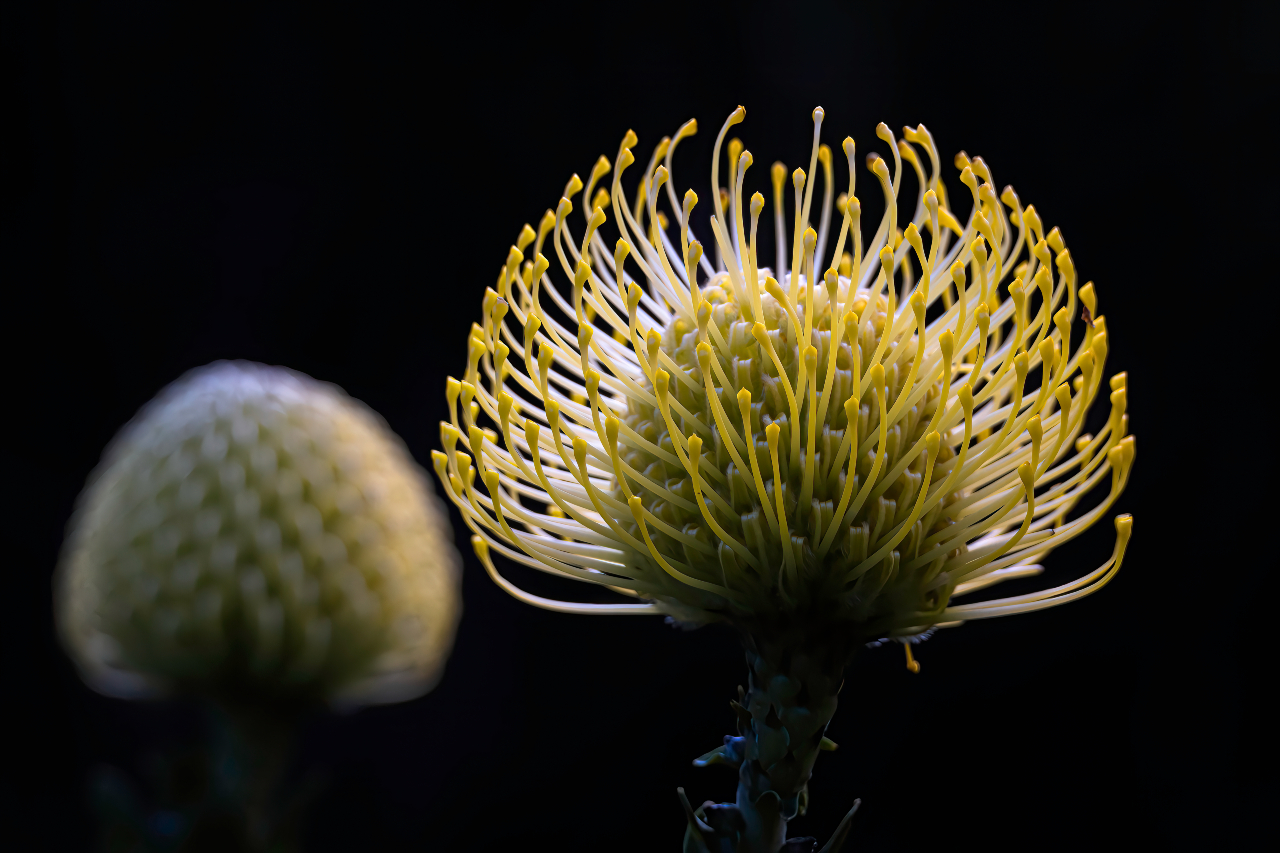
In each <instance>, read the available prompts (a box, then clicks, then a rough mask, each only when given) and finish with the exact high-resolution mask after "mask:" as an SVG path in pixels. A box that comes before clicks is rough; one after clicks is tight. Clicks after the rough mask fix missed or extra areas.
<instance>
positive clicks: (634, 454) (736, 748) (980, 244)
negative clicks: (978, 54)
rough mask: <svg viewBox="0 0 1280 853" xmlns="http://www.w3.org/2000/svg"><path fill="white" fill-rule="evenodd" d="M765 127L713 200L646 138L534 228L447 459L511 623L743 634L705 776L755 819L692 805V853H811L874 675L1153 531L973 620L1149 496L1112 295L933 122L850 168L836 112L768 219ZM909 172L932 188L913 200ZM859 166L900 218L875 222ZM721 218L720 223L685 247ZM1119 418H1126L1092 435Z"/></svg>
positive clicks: (1035, 596) (440, 466) (442, 459)
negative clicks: (869, 662)
mask: <svg viewBox="0 0 1280 853" xmlns="http://www.w3.org/2000/svg"><path fill="white" fill-rule="evenodd" d="M745 117H746V110H745V109H744V108H742V107H738V108H737V109H736V110H734V111H733V113H732V114H730V116H729V117H728V119H727V120H726V121H725V122H724V124H723V126H722V127H721V128H720V129H719V131H718V134H717V136H716V139H715V145H714V149H713V155H712V161H711V184H710V191H709V193H710V195H709V198H705V200H704V198H700V197H699V195H698V194H697V193H696V192H695V191H694V190H692V189H688V190H686V191H685V192H684V193H683V195H681V194H680V191H679V190H678V189H677V184H676V179H675V177H674V165H673V163H674V155H675V153H676V149H677V147H678V146H679V144H680V142H681V141H683V140H685V139H687V138H688V137H690V136H692V135H693V134H695V133H697V130H698V125H697V122H696V121H692V120H691V121H689V122H687V123H685V124H684V125H682V126H681V127H680V128H679V129H678V130H677V131H676V132H675V134H674V135H673V136H671V137H669V138H667V137H664V138H663V139H662V140H660V141H659V142H658V144H657V145H656V146H655V147H654V149H653V151H652V153H651V154H650V155H649V157H648V159H647V161H643V171H640V172H639V174H638V175H637V174H636V172H637V171H639V169H638V168H637V160H636V155H635V154H634V153H633V149H634V148H635V147H636V145H637V144H638V140H637V138H636V135H635V134H634V133H632V132H631V131H628V132H627V133H626V135H625V136H624V137H623V139H622V143H621V145H620V146H619V147H618V150H617V152H616V154H615V155H614V156H613V157H612V158H608V157H603V156H602V157H601V158H600V159H599V161H598V162H597V163H596V164H595V166H594V167H592V169H591V171H590V173H589V175H588V177H587V178H586V180H585V181H584V180H583V179H582V178H580V177H579V176H578V175H573V176H572V177H571V178H570V179H569V182H568V184H567V185H566V186H565V190H564V194H563V197H562V198H561V199H560V200H559V202H558V203H557V204H556V206H555V209H554V210H548V211H547V212H546V214H545V215H544V216H543V218H542V219H541V221H540V222H539V223H538V225H537V227H536V228H535V227H531V226H529V225H525V226H524V227H523V228H522V229H521V230H520V231H519V234H518V236H517V237H516V240H515V243H514V245H513V246H512V247H511V248H510V250H509V252H508V254H507V257H506V258H505V261H504V263H503V264H502V265H501V268H500V269H499V271H498V274H497V279H496V281H495V282H494V284H493V286H492V287H491V288H489V289H487V290H486V291H485V293H484V297H483V300H482V302H481V312H480V314H481V316H480V318H479V321H478V322H475V323H474V324H473V325H472V329H471V335H470V338H469V343H468V351H467V357H466V363H465V370H464V371H463V372H462V375H461V378H456V379H455V378H450V379H449V380H448V384H447V388H446V395H447V399H448V406H449V420H448V421H447V422H445V423H442V424H441V449H440V450H438V451H436V452H435V453H434V454H433V459H434V465H435V470H436V473H437V475H438V477H439V479H440V481H441V483H442V484H443V485H444V488H445V489H446V491H447V493H448V495H449V497H450V498H451V499H452V501H453V502H454V504H455V505H456V506H457V507H458V509H459V510H460V511H461V513H462V516H463V518H464V519H465V521H466V523H467V524H468V525H469V526H470V528H471V530H472V532H473V533H474V536H473V537H472V544H473V546H474V548H475V551H476V554H477V555H478V556H479V558H480V560H481V562H482V563H483V565H484V567H485V569H486V570H487V572H488V573H489V575H490V576H491V577H492V578H493V580H494V582H495V583H497V584H499V585H500V586H501V587H502V588H503V589H504V590H506V591H507V592H508V593H510V594H511V595H513V596H515V597H516V598H518V599H520V600H522V601H525V602H527V603H529V604H532V605H534V606H536V607H542V608H545V609H549V610H556V611H560V612H564V613H573V614H600V615H605V614H622V615H630V614H635V615H643V614H657V615H663V616H666V617H667V618H668V619H669V620H670V621H672V622H674V623H677V624H680V625H682V626H695V625H703V624H708V623H724V624H726V625H727V626H729V627H730V628H732V629H733V630H735V631H736V632H737V633H738V634H739V635H740V636H741V638H742V642H743V645H744V647H745V650H746V656H747V663H748V667H749V669H750V680H749V689H746V690H740V694H739V696H738V698H737V700H736V701H734V702H733V703H732V706H733V711H734V713H735V715H736V722H737V733H736V735H733V736H729V737H726V738H725V739H724V741H725V742H724V745H723V746H720V747H717V748H716V749H714V750H712V751H711V752H709V753H707V754H706V755H704V756H702V757H701V758H699V759H697V760H696V761H695V762H694V763H695V764H696V765H698V766H704V765H709V764H728V765H730V766H732V767H734V768H735V769H737V771H738V777H739V786H738V792H737V795H736V798H735V799H734V800H733V801H731V802H728V803H720V804H714V803H710V802H708V803H706V804H705V805H704V806H702V807H700V808H697V809H694V808H692V806H691V805H690V803H689V800H688V798H687V797H685V795H684V791H683V789H681V790H680V800H681V802H682V803H683V805H684V809H685V818H686V825H687V828H686V835H685V841H684V845H685V846H684V849H685V850H686V851H689V850H693V851H707V853H710V851H721V850H735V851H767V853H774V851H778V850H782V849H784V848H785V849H788V850H790V849H796V850H799V849H801V847H802V846H803V845H801V846H795V845H792V844H788V841H787V835H786V830H787V822H788V821H789V820H791V819H792V818H795V817H796V816H797V815H799V814H801V813H803V811H804V809H805V807H806V804H807V802H808V782H809V778H810V775H811V772H812V769H813V765H814V761H815V759H816V758H817V755H818V753H819V752H821V751H825V750H831V749H834V748H835V744H834V743H832V742H831V741H830V740H828V739H827V738H826V737H825V731H826V727H827V724H828V723H829V722H830V720H831V718H832V715H833V714H834V713H835V709H836V704H837V694H838V693H839V692H840V689H841V686H842V684H843V679H844V669H845V667H846V665H847V664H848V663H849V661H850V659H851V657H852V656H853V654H854V653H855V652H856V651H857V650H859V649H863V648H866V647H868V646H872V647H874V646H877V645H883V644H888V643H900V644H904V645H905V646H906V667H907V669H908V670H909V671H910V672H912V673H920V672H921V669H922V667H921V663H920V661H919V660H917V658H916V656H915V655H914V654H913V649H912V645H911V644H914V643H918V642H919V641H921V640H922V639H924V638H926V637H928V636H929V635H931V634H932V633H933V632H934V631H935V630H936V629H938V628H943V627H948V626H955V625H959V624H961V623H963V622H966V621H969V620H973V619H986V618H990V617H994V616H1005V615H1011V614H1015V613H1025V612H1030V611H1034V610H1040V609H1043V608H1047V607H1053V606H1056V605H1059V604H1065V603H1067V602H1070V601H1074V600H1076V599H1078V598H1081V597H1083V596H1086V595H1089V594H1090V593H1092V592H1096V591H1097V590H1099V589H1101V588H1102V587H1103V586H1104V585H1106V584H1107V583H1108V582H1109V581H1110V580H1111V579H1112V578H1113V577H1114V576H1115V575H1116V573H1117V572H1118V571H1119V569H1120V564H1121V560H1122V558H1123V556H1124V551H1125V546H1126V544H1127V543H1128V541H1129V536H1130V532H1131V530H1132V525H1133V520H1132V517H1131V516H1128V515H1120V516H1117V517H1116V518H1115V528H1116V534H1117V535H1116V540H1115V547H1114V550H1113V551H1112V553H1111V554H1110V556H1109V557H1107V559H1105V560H1104V561H1103V562H1102V563H1101V565H1099V566H1098V567H1097V568H1093V569H1090V570H1089V571H1086V572H1083V573H1078V572H1077V574H1078V577H1076V578H1075V579H1074V580H1071V581H1069V582H1067V583H1063V584H1060V585H1054V586H1048V587H1047V588H1044V589H1041V590H1040V591H1038V592H1029V593H1025V594H1021V595H1016V596H1012V597H1007V598H990V597H989V595H987V594H984V595H982V596H975V593H978V592H979V591H982V590H986V589H987V588H988V587H991V586H992V585H994V584H998V583H1000V582H1002V581H1006V580H1010V579H1013V578H1027V577H1030V576H1034V575H1037V574H1039V573H1041V572H1042V571H1043V561H1044V559H1045V557H1046V556H1047V555H1048V554H1049V553H1050V552H1051V551H1053V550H1054V549H1055V548H1057V547H1058V546H1060V545H1061V544H1063V543H1066V542H1069V541H1071V540H1072V539H1074V538H1076V537H1077V536H1079V535H1080V534H1081V533H1083V532H1084V531H1085V530H1087V529H1088V528H1089V527H1091V526H1092V525H1093V524H1094V523H1095V522H1098V521H1099V520H1100V519H1102V518H1103V516H1104V515H1106V514H1107V513H1108V510H1109V509H1110V508H1111V507H1112V505H1113V504H1114V503H1115V501H1116V500H1117V498H1118V496H1119V495H1120V493H1121V492H1122V491H1123V490H1124V488H1125V485H1126V483H1127V482H1128V479H1129V475H1130V472H1131V471H1132V468H1133V462H1134V439H1133V437H1132V436H1131V435H1129V434H1128V426H1129V419H1128V415H1126V413H1125V404H1126V395H1127V377H1126V374H1124V373H1113V374H1112V375H1111V376H1110V378H1109V379H1108V378H1107V377H1106V376H1105V373H1106V371H1105V368H1106V360H1107V352H1108V343H1107V337H1108V324H1107V321H1106V318H1105V317H1104V316H1102V315H1101V314H1099V306H1098V294H1097V290H1096V288H1095V287H1094V285H1093V284H1092V282H1090V283H1087V284H1083V285H1081V284H1080V283H1079V282H1078V280H1077V276H1076V268H1075V265H1074V262H1073V260H1072V257H1071V253H1070V251H1068V249H1067V247H1066V244H1065V243H1064V241H1063V237H1062V234H1061V232H1060V231H1059V230H1058V229H1057V228H1052V229H1049V230H1046V229H1045V228H1044V225H1043V224H1042V221H1041V218H1040V214H1039V213H1038V212H1037V211H1036V209H1035V207H1034V206H1032V205H1027V206H1024V205H1023V203H1022V201H1021V200H1020V198H1019V196H1018V194H1017V193H1015V192H1014V190H1013V188H1012V187H1005V188H1004V189H1003V190H997V189H996V184H995V181H994V178H993V177H992V172H991V168H990V167H989V166H988V165H987V164H986V162H984V161H983V159H982V158H981V157H972V158H971V157H969V156H968V155H967V154H965V153H964V152H961V153H959V154H957V155H956V156H955V158H954V166H955V168H956V169H957V170H958V171H959V175H958V177H959V183H958V185H957V186H960V187H963V190H959V189H957V190H956V191H955V193H956V195H955V197H954V198H953V197H952V196H951V194H950V191H949V190H948V189H947V187H946V185H945V184H944V183H943V180H942V177H943V176H942V171H943V165H942V162H943V161H942V159H941V154H940V152H939V151H938V148H937V146H936V144H935V142H934V138H933V136H932V134H931V133H930V132H929V131H928V130H927V129H926V128H925V126H924V125H923V124H921V125H917V126H916V127H906V128H903V130H902V136H901V137H897V136H895V134H894V133H893V131H891V130H890V129H889V128H888V127H887V126H886V125H884V124H880V125H879V126H878V127H877V128H876V132H875V135H876V137H877V139H878V140H879V144H878V145H877V146H876V147H878V148H879V150H880V151H881V152H883V153H880V154H877V153H874V152H872V153H865V154H862V155H859V153H858V152H857V150H856V148H857V146H856V145H855V143H854V140H853V139H852V138H848V137H846V138H845V139H844V140H843V141H842V142H841V144H840V151H839V152H833V151H832V149H831V148H829V147H828V146H827V145H825V144H822V142H821V131H822V124H823V119H824V113H823V110H822V108H821V107H819V108H817V109H815V110H814V111H813V144H812V150H811V153H810V156H809V159H808V162H807V163H805V164H803V165H804V166H805V168H797V169H794V170H793V171H789V170H788V169H787V167H785V166H784V165H783V164H781V163H774V164H773V166H772V168H771V170H770V173H769V178H770V183H771V186H772V193H771V198H770V199H769V203H770V204H771V209H770V210H768V211H766V206H767V204H766V199H765V197H764V196H763V195H762V194H761V193H758V192H757V193H754V194H752V195H750V196H749V197H748V196H747V194H746V190H745V189H744V184H745V182H746V178H747V175H748V172H749V170H750V169H751V167H752V165H753V163H754V157H753V155H752V153H751V152H750V151H748V150H747V149H746V148H745V147H744V145H743V143H742V142H741V141H740V140H738V139H736V138H728V139H727V138H726V137H729V136H730V131H731V129H732V128H733V127H734V126H736V125H738V124H740V123H741V122H743V121H744V119H745ZM881 145H882V146H883V147H881ZM846 164H847V186H845V183H846V177H845V166H846ZM904 169H905V170H906V171H907V173H908V174H912V175H913V178H912V179H911V180H910V181H909V183H908V185H909V186H916V187H918V192H916V193H914V197H908V198H906V199H903V198H902V197H901V195H900V190H901V189H902V187H903V181H902V178H903V173H904ZM628 170H631V171H630V173H629V174H626V173H627V172H628ZM864 170H865V171H866V172H867V173H869V174H864V175H862V178H863V181H864V188H863V192H864V193H867V194H870V195H873V196H876V197H877V198H878V199H879V198H882V199H883V202H884V210H885V212H884V214H883V215H882V216H880V217H879V221H878V222H877V221H870V222H866V223H864V222H863V221H862V219H861V203H860V202H859V200H858V196H857V193H856V183H857V179H858V177H859V173H860V172H862V171H864ZM819 173H820V174H821V178H822V180H821V184H822V192H821V199H820V201H818V203H817V204H815V197H816V196H817V195H818V193H816V192H815V185H816V184H817V183H818V181H817V178H818V175H819ZM624 174H626V177H627V178H628V179H629V180H626V181H624ZM950 177H951V178H954V177H955V173H952V174H951V176H950ZM624 183H625V184H626V185H627V186H628V187H629V189H627V190H624ZM588 202H589V203H588ZM699 204H701V205H703V209H702V210H701V211H700V213H701V216H702V217H706V216H707V215H708V214H709V225H703V224H702V223H706V222H707V221H708V220H707V219H706V218H698V219H697V222H698V223H699V228H700V229H701V230H702V233H700V234H697V235H695V230H694V225H695V222H694V220H695V209H697V207H698V205H699ZM953 204H954V205H955V207H954V208H953V206H952V205H953ZM877 205H878V201H877ZM579 206H580V208H581V209H580V211H579ZM708 206H709V207H710V210H709V211H708V210H707V209H706V208H707V207H708ZM965 210H967V211H968V212H967V213H962V212H961V211H965ZM833 211H834V214H835V215H834V216H833ZM770 215H772V218H773V222H772V227H771V226H770V223H769V221H768V217H769V216H770ZM762 216H763V217H764V219H765V221H764V223H763V227H762V223H761V218H762ZM762 234H763V235H764V238H765V239H770V240H772V241H773V242H774V243H775V244H776V245H775V247H774V250H773V251H772V252H769V253H768V254H766V252H765V251H764V250H763V249H762V247H761V246H760V241H761V237H762ZM1100 394H1101V395H1102V396H1103V397H1104V398H1105V399H1106V400H1107V401H1108V402H1109V405H1110V416H1109V417H1108V418H1107V419H1106V422H1105V425H1103V426H1102V427H1101V428H1100V429H1097V430H1096V435H1094V434H1090V433H1088V432H1086V431H1085V422H1086V415H1087V414H1088V412H1089V410H1090V407H1091V406H1092V405H1093V404H1094V401H1095V398H1097V397H1098V396H1099V395H1100ZM1095 428H1096V426H1095ZM1098 486H1104V488H1102V489H1098V488H1097V487H1098ZM1091 493H1092V494H1094V495H1095V497H1092V498H1090V499H1089V500H1088V501H1085V504H1084V505H1083V506H1081V505H1080V503H1081V500H1082V498H1084V497H1085V496H1086V495H1090V494H1091ZM1103 493H1105V494H1104V495H1103V496H1102V497H1101V498H1100V499H1099V498H1097V497H1096V495H1099V494H1103ZM511 563H519V564H522V565H524V566H528V567H531V568H533V569H536V570H539V571H542V572H546V573H549V574H551V575H554V576H556V577H560V578H566V579H570V580H576V581H585V582H587V583H593V584H599V585H603V586H606V587H608V588H609V589H610V590H613V591H614V592H617V593H620V594H621V596H624V597H625V598H624V599H622V600H620V602H619V603H611V604H588V603H576V602H574V601H572V600H551V599H547V598H544V597H540V596H535V595H532V594H530V593H528V592H525V591H524V590H522V589H520V588H519V586H518V585H517V584H516V583H513V582H512V580H511V579H510V578H509V577H508V575H509V574H510V572H507V574H506V575H504V564H511ZM566 586H567V587H571V585H566ZM568 598H570V599H571V598H572V596H571V595H570V596H568ZM628 599H629V600H628ZM920 677H927V676H926V675H921V676H920ZM856 808H857V805H856V804H855V806H854V809H855V810H856ZM852 815H853V812H852V811H850V812H849V814H848V815H847V816H846V818H845V820H844V821H843V822H842V823H841V824H840V826H839V827H837V829H836V830H835V833H834V835H833V836H832V838H831V839H830V841H829V842H828V844H827V846H826V847H824V848H822V849H823V850H824V851H834V850H836V849H838V848H839V846H840V845H841V843H842V842H843V840H844V838H845V836H846V835H847V833H848V829H849V821H850V819H851V818H852ZM793 840H794V841H799V840H798V839H793ZM804 849H806V850H807V849H809V848H808V847H805V848H804ZM814 849H816V847H815V848H814Z"/></svg>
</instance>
